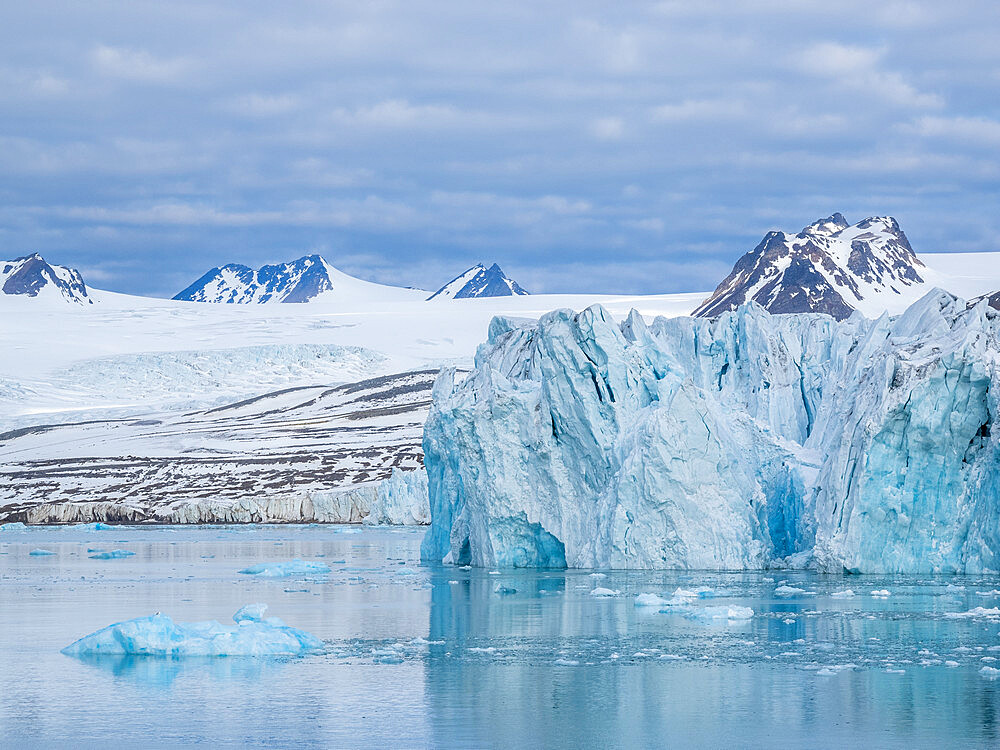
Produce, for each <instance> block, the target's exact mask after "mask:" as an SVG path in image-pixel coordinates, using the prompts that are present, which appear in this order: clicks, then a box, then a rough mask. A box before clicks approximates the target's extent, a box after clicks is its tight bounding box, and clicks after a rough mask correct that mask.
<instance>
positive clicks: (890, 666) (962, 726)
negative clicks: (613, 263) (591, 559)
mask: <svg viewBox="0 0 1000 750" xmlns="http://www.w3.org/2000/svg"><path fill="white" fill-rule="evenodd" d="M419 540H420V532H419V530H400V529H353V528H351V529H347V528H329V527H287V526H284V527H249V528H248V527H240V528H215V529H209V528H202V529H169V528H165V529H127V528H116V529H111V530H105V531H96V532H95V531H85V530H80V529H70V530H66V529H29V530H26V531H18V532H9V531H5V532H0V747H36V746H37V747H59V746H65V745H66V744H67V743H68V744H72V745H74V746H76V747H105V746H107V745H108V744H114V745H120V746H143V747H161V746H163V747H168V746H177V745H188V744H192V743H195V742H202V743H206V744H209V745H210V746H215V747H237V746H245V745H248V744H249V745H259V744H262V743H269V744H273V745H277V746H304V747H361V746H370V747H424V746H431V747H510V746H517V747H602V746H603V747H619V746H642V747H648V746H661V745H668V746H684V747H686V746H703V747H734V746H738V747H765V746H767V747H775V746H786V747H799V746H804V745H808V746H812V747H817V746H818V747H837V746H840V747H843V746H855V745H858V744H860V743H861V742H864V743H866V744H868V745H871V746H873V747H875V746H877V747H884V746H896V747H904V746H905V747H908V748H913V747H930V746H947V747H954V746H965V747H969V746H971V747H975V746H981V747H991V746H996V745H997V744H1000V727H998V720H1000V713H998V710H1000V680H994V679H991V677H993V674H992V673H991V672H990V669H993V668H995V669H998V670H1000V618H998V617H995V616H992V615H991V614H990V610H991V609H993V608H995V607H997V606H998V603H1000V590H998V589H1000V582H998V581H997V580H996V579H992V578H985V577H983V578H929V577H922V578H867V577H850V578H848V577H833V576H816V575H812V574H805V573H780V572H779V573H775V574H771V575H762V574H711V573H703V574H699V573H690V572H687V573H648V572H647V573H616V572H610V571H608V572H605V574H603V575H601V574H598V575H590V574H588V573H587V572H584V571H569V572H562V571H537V572H530V571H516V572H510V571H485V570H462V569H459V568H444V567H436V568H428V567H422V566H420V565H419V564H418V562H417V559H418V549H417V548H418V545H419ZM41 546H44V547H45V548H47V549H51V550H52V551H54V552H56V554H55V555H52V556H45V557H41V556H34V557H33V556H31V555H30V554H29V553H30V551H31V550H32V549H35V548H38V547H41ZM112 546H113V547H114V548H123V549H128V550H130V551H134V552H135V553H136V554H135V556H133V557H129V558H126V559H119V560H92V559H90V558H89V557H88V553H87V549H88V548H94V547H105V548H110V547H112ZM294 558H301V559H309V560H323V561H325V562H326V563H327V564H328V565H329V566H330V568H331V572H330V574H329V575H326V576H316V575H309V576H292V577H288V578H276V579H269V580H254V579H248V578H247V577H246V576H240V575H239V574H238V572H237V571H239V570H240V569H242V568H245V567H246V566H247V565H250V564H253V563H258V562H267V561H280V560H290V559H294ZM775 579H776V580H775ZM780 586H786V587H790V588H791V589H792V591H791V593H787V595H786V596H781V595H779V594H778V593H776V592H777V591H783V589H779V587H780ZM597 587H601V588H605V589H608V590H609V591H612V592H615V591H617V592H618V594H617V595H613V596H606V597H595V596H593V595H592V593H591V592H592V591H593V590H594V589H595V588H597ZM677 589H684V590H685V591H687V592H688V594H685V596H686V597H687V598H684V597H681V598H677V597H675V596H674V592H675V590H677ZM795 589H797V591H795ZM847 589H851V590H852V593H853V595H851V594H849V593H847V591H846V590H847ZM883 589H884V590H887V591H888V592H889V596H887V597H883V596H873V595H872V593H871V592H872V591H881V590H883ZM640 593H655V594H657V595H659V596H661V597H663V598H664V599H665V600H667V601H671V600H673V601H675V604H676V605H677V606H666V607H659V606H657V607H637V606H636V605H635V598H636V596H637V595H638V594H640ZM258 601H260V602H267V603H268V604H269V605H270V610H269V613H273V614H274V615H276V616H278V617H281V618H282V619H283V620H285V621H286V622H287V623H289V624H290V625H293V626H295V627H299V628H302V629H305V630H307V631H309V632H312V633H313V634H315V635H317V636H318V637H320V638H322V639H323V640H324V641H326V642H327V644H328V650H327V653H325V654H323V655H321V656H316V657H307V658H304V659H254V658H218V659H211V658H198V659H161V658H151V657H128V656H115V657H101V658H87V659H75V658H72V657H67V656H64V655H62V654H60V653H59V649H61V648H62V647H64V646H66V645H67V644H68V643H70V642H72V641H73V640H75V639H76V638H78V637H80V636H81V635H84V634H86V633H88V632H91V631H93V630H96V629H98V628H101V627H104V626H105V625H108V624H110V623H111V622H114V621H119V620H123V619H128V618H131V617H136V616H140V615H147V614H151V613H152V612H156V611H162V612H164V613H167V614H170V615H171V616H172V617H174V619H176V620H184V621H192V620H203V619H221V620H225V619H227V618H228V616H229V615H230V614H231V613H232V612H233V611H235V610H236V609H238V608H239V607H240V606H242V605H243V604H247V603H251V602H258ZM709 607H712V608H714V610H711V611H715V612H718V611H722V612H725V611H727V608H728V607H751V608H752V609H753V610H754V612H755V615H754V616H753V617H752V618H751V619H749V620H747V619H728V618H726V617H711V616H706V613H708V612H709V611H710V610H708V609H707V608H709ZM977 607H978V608H983V609H981V610H976V608H977ZM661 609H662V610H663V611H661ZM969 611H972V612H973V613H975V614H977V615H978V616H969V617H962V618H954V617H949V616H948V613H953V614H954V613H965V612H969Z"/></svg>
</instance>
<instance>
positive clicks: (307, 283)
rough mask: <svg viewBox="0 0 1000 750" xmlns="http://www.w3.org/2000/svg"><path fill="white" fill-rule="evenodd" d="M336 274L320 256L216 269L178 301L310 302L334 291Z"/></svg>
mask: <svg viewBox="0 0 1000 750" xmlns="http://www.w3.org/2000/svg"><path fill="white" fill-rule="evenodd" d="M334 273H335V271H334V270H333V269H332V268H331V267H330V266H329V264H328V263H327V262H326V261H325V260H323V258H321V257H320V256H318V255H307V256H305V257H304V258H299V259H298V260H293V261H292V262H291V263H279V264H275V265H269V266H262V267H261V268H258V269H253V268H250V267H248V266H244V265H240V264H239V263H228V264H226V265H224V266H221V267H218V268H213V269H212V270H211V271H209V272H208V273H206V274H205V275H204V276H202V277H201V278H200V279H198V280H197V281H196V282H194V283H193V284H192V285H191V286H189V287H188V288H187V289H185V290H184V291H182V292H180V293H179V294H177V295H176V296H175V297H174V299H178V300H186V301H189V302H232V303H240V304H247V303H261V302H308V301H309V300H311V299H313V298H315V297H318V296H319V295H320V294H322V293H323V292H326V291H329V290H331V289H333V279H332V276H333V275H334Z"/></svg>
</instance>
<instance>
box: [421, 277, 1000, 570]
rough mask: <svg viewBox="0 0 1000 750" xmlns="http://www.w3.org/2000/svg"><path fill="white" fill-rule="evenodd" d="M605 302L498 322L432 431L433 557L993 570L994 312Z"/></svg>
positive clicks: (999, 512)
mask: <svg viewBox="0 0 1000 750" xmlns="http://www.w3.org/2000/svg"><path fill="white" fill-rule="evenodd" d="M987 302H988V301H987V300H980V301H979V302H978V303H974V304H967V303H966V302H965V301H963V300H961V299H959V298H957V297H954V296H952V295H951V294H949V293H947V292H944V291H941V290H939V289H935V290H933V291H931V292H929V293H927V294H926V295H925V296H924V297H923V298H921V299H920V300H919V301H917V302H916V303H914V304H913V305H912V306H910V307H909V308H908V309H907V310H906V312H905V313H903V314H902V315H900V316H898V317H894V318H893V317H889V316H888V315H883V316H881V317H879V318H878V319H876V320H869V319H866V318H864V317H863V316H862V315H861V314H859V313H854V314H852V315H851V316H850V317H849V318H847V320H845V321H843V322H840V323H838V322H837V321H836V320H834V319H833V318H832V317H830V316H827V315H824V314H815V313H802V314H787V315H771V314H769V313H768V312H766V311H765V310H764V309H763V308H761V307H760V306H759V305H757V304H756V303H754V302H750V303H747V304H744V305H741V306H739V307H738V308H737V309H736V310H734V311H732V312H725V313H723V314H721V315H719V316H717V317H715V318H712V319H699V318H687V317H682V318H673V319H666V318H657V319H656V320H655V321H654V322H652V324H650V325H647V324H646V323H645V322H644V321H643V319H642V317H641V316H640V315H639V314H638V313H636V312H634V311H633V313H632V314H630V315H629V316H628V317H627V319H626V320H624V322H622V323H620V324H619V323H618V322H616V321H615V320H614V319H613V318H612V316H611V315H610V314H609V313H608V312H606V311H605V310H604V309H603V308H602V307H600V306H594V307H590V308H588V309H586V310H584V311H582V312H580V313H578V314H577V313H573V312H571V311H568V310H557V311H554V312H551V313H549V314H547V315H544V316H542V317H541V319H540V320H538V321H537V322H536V321H520V320H516V319H510V318H497V319H495V320H494V321H493V324H492V325H491V328H490V332H489V340H488V342H487V343H486V344H484V345H483V346H482V347H481V348H480V349H479V351H478V353H477V355H476V362H475V368H474V370H473V371H472V372H471V374H469V376H468V377H466V378H465V379H464V380H463V381H462V382H460V383H456V382H454V379H453V378H452V377H451V376H450V375H449V374H448V373H444V374H443V375H442V376H441V377H440V379H439V381H438V382H437V384H436V385H435V389H434V400H433V404H432V406H431V410H430V415H429V417H428V421H427V425H426V428H425V432H424V453H425V459H424V461H425V466H426V468H427V472H428V477H429V493H430V503H431V515H432V521H431V526H430V529H429V531H428V534H427V536H426V538H425V540H424V543H423V547H422V555H423V557H424V559H426V560H435V561H441V560H443V561H444V562H446V563H455V564H460V565H461V564H472V565H479V566H509V567H556V568H561V567H570V568H591V567H592V568H616V569H628V568H638V569H657V568H682V569H718V570H737V569H761V568H768V567H815V568H818V569H819V570H823V571H829V572H837V571H847V572H854V573H931V572H944V573H984V572H996V571H997V570H1000V521H998V518H1000V488H998V486H997V479H996V477H997V476H998V472H997V469H998V460H1000V455H998V434H997V431H996V430H995V429H994V427H993V426H994V423H995V419H996V415H997V409H998V405H997V395H996V394H997V392H998V388H997V385H996V384H997V383H998V378H1000V373H998V370H997V355H998V350H1000V340H998V329H1000V314H998V313H997V311H995V310H994V309H993V308H991V307H989V306H988V304H987Z"/></svg>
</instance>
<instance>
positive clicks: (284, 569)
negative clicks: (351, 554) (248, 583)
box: [240, 559, 330, 578]
mask: <svg viewBox="0 0 1000 750" xmlns="http://www.w3.org/2000/svg"><path fill="white" fill-rule="evenodd" d="M329 572H330V566H329V565H327V564H326V563H325V562H315V561H312V560H298V559H295V560H286V561H284V562H268V563H258V564H257V565H251V566H250V567H249V568H244V569H243V570H241V571H240V573H242V574H244V575H248V576H258V577H260V578H279V577H281V576H296V575H308V574H314V573H329Z"/></svg>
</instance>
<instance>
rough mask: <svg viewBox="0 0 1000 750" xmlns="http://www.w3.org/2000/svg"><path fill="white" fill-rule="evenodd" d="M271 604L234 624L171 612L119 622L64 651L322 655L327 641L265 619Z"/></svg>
mask: <svg viewBox="0 0 1000 750" xmlns="http://www.w3.org/2000/svg"><path fill="white" fill-rule="evenodd" d="M266 609H267V605H266V604H249V605H247V606H245V607H242V608H241V609H240V610H239V611H238V612H237V613H236V614H235V615H233V621H234V622H235V623H236V625H235V626H226V625H222V624H221V623H218V622H215V621H214V620H209V621H207V622H174V621H173V620H172V619H171V618H170V617H168V616H167V615H162V614H160V613H156V614H155V615H149V616H148V617H137V618H135V619H133V620H126V621H124V622H117V623H115V624H114V625H109V626H108V627H106V628H102V629H101V630H98V631H96V632H94V633H91V634H90V635H87V636H84V637H83V638H81V639H80V640H78V641H76V642H75V643H72V644H70V645H69V646H67V647H66V648H64V649H63V650H62V652H63V653H64V654H68V655H69V656H99V655H102V654H127V655H134V656H169V657H180V656H304V655H306V654H312V653H318V652H319V651H321V650H322V648H323V642H322V641H320V640H319V639H318V638H316V637H315V636H313V635H311V634H310V633H307V632H305V631H304V630H299V629H297V628H293V627H290V626H288V625H286V624H285V623H283V622H282V621H281V620H279V619H278V618H277V617H267V618H265V617H264V610H266Z"/></svg>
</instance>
